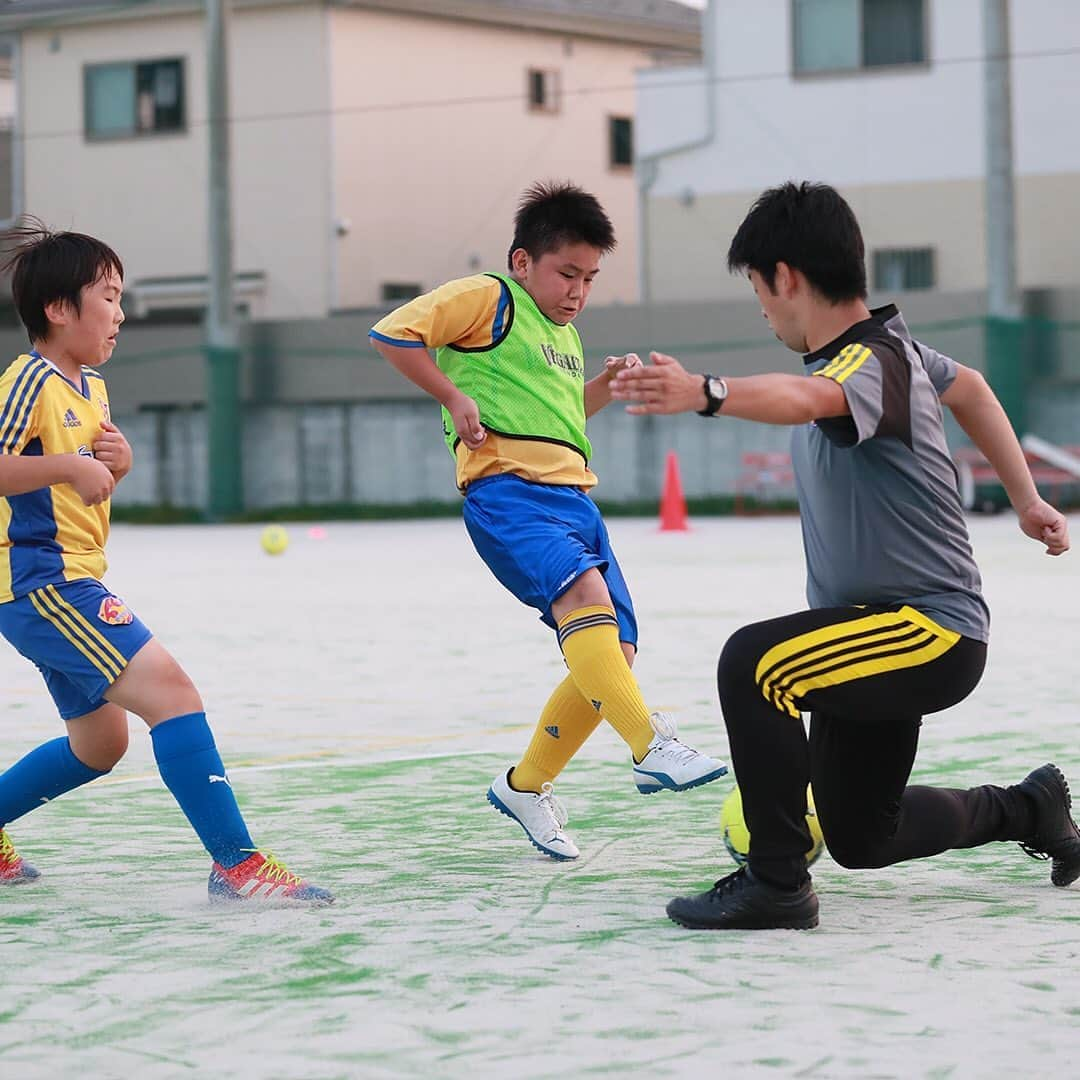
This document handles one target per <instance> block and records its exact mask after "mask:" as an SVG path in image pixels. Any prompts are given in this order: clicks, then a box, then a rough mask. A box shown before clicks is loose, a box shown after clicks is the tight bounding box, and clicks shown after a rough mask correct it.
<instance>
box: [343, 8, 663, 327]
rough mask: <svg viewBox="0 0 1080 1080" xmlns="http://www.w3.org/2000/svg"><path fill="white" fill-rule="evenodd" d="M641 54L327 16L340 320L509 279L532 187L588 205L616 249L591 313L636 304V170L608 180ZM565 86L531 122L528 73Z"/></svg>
mask: <svg viewBox="0 0 1080 1080" xmlns="http://www.w3.org/2000/svg"><path fill="white" fill-rule="evenodd" d="M648 63H650V58H649V55H648V53H647V52H646V51H645V50H643V49H640V48H637V47H633V46H625V45H619V44H615V43H605V42H597V41H588V40H583V39H576V40H573V41H571V40H570V39H568V38H566V37H564V36H562V35H557V34H544V33H538V32H535V31H528V32H525V31H517V30H514V29H511V28H507V27H499V28H495V27H484V26H482V25H479V24H475V23H464V22H458V21H453V20H445V21H442V20H436V19H425V18H417V17H406V16H395V15H392V14H383V13H378V12H371V11H355V10H353V11H350V10H339V11H336V12H334V13H333V34H332V53H331V67H332V71H333V85H334V101H335V115H334V136H333V140H334V155H335V171H334V176H335V181H334V186H335V192H336V207H337V213H338V214H339V216H341V217H345V218H348V219H349V221H350V222H351V226H352V228H351V231H350V233H349V234H348V235H347V236H345V237H343V238H342V239H341V241H340V242H339V244H338V253H339V293H338V306H341V307H351V306H356V305H363V304H371V303H377V302H378V301H379V296H380V285H381V283H382V282H386V281H404V282H410V281H414V282H418V283H419V284H421V286H422V287H423V288H425V289H428V288H431V287H433V286H434V285H437V284H439V283H440V282H441V281H444V280H447V279H450V278H454V277H460V276H462V275H465V274H470V273H474V272H475V271H476V269H477V268H480V269H484V270H489V269H503V268H504V267H505V265H506V252H507V248H508V246H509V242H510V239H511V235H512V219H513V214H514V209H515V206H516V203H517V200H518V197H519V195H520V193H521V192H522V190H523V189H524V188H526V187H527V186H528V185H529V184H530V183H532V182H533V181H534V180H541V179H572V180H573V181H575V182H576V183H579V184H581V185H582V186H583V187H585V188H587V189H588V190H590V191H592V192H594V193H595V194H596V195H597V197H598V198H599V199H600V200H601V202H602V203H603V204H604V206H605V208H606V210H607V212H608V214H609V215H610V217H611V219H612V221H613V223H614V225H615V230H616V234H617V236H618V240H619V246H618V249H617V250H616V252H615V253H614V254H613V255H612V256H611V257H610V258H609V259H608V260H607V261H606V262H605V265H604V267H603V269H602V271H601V273H600V275H599V277H598V279H597V283H596V287H595V289H594V291H593V302H594V303H607V302H612V301H630V300H632V299H634V298H635V296H636V294H637V280H636V261H637V260H636V250H637V244H636V235H635V234H636V228H637V217H636V200H635V186H634V178H633V173H632V171H631V170H630V169H621V170H612V169H610V168H609V167H608V129H607V118H608V116H609V114H611V115H619V116H630V117H632V116H633V115H634V98H635V91H634V72H635V70H636V69H637V68H639V67H642V66H644V65H647V64H648ZM530 67H536V68H544V69H547V68H554V69H558V70H559V71H560V72H561V74H562V85H563V102H562V109H561V111H560V112H558V113H556V114H554V115H548V114H546V113H530V112H529V111H528V110H527V109H526V106H525V102H524V91H525V79H526V71H527V69H528V68H530Z"/></svg>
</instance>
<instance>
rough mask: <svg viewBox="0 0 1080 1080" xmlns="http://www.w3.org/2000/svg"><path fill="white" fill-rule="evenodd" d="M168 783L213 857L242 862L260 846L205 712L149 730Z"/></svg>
mask: <svg viewBox="0 0 1080 1080" xmlns="http://www.w3.org/2000/svg"><path fill="white" fill-rule="evenodd" d="M150 738H151V739H152V740H153V743H154V757H155V758H156V759H157V765H158V771H159V772H160V773H161V779H162V780H164V781H165V786H166V787H167V788H168V789H169V790H170V791H171V792H172V793H173V798H174V799H176V801H177V802H178V803H179V804H180V809H181V810H183V811H184V814H185V815H186V817H187V819H188V821H190V822H191V827H192V828H193V829H194V830H195V832H196V833H197V834H198V837H199V839H200V840H201V841H202V842H203V845H204V846H205V848H206V850H207V851H209V852H210V855H211V857H212V858H213V860H214V862H216V863H220V864H221V865H222V866H224V867H226V868H228V867H230V866H235V865H236V864H237V863H238V862H243V861H244V859H246V858H247V857H248V856H249V855H250V854H251V853H252V851H253V850H254V849H255V845H254V844H253V843H252V842H251V837H250V836H249V835H248V831H247V826H246V825H245V824H244V819H243V817H241V815H240V807H239V806H237V805H236V798H235V796H234V795H233V792H232V787H230V785H229V781H228V779H227V778H226V775H225V766H224V765H222V763H221V757H220V755H219V754H218V752H217V747H216V746H215V745H214V735H213V732H211V730H210V725H209V724H207V722H206V713H201V712H197V713H187V714H186V715H184V716H174V717H173V718H172V719H171V720H166V721H164V722H163V723H161V724H158V725H157V726H156V727H152V728H151V729H150Z"/></svg>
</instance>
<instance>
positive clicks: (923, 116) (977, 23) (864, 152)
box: [638, 0, 1080, 299]
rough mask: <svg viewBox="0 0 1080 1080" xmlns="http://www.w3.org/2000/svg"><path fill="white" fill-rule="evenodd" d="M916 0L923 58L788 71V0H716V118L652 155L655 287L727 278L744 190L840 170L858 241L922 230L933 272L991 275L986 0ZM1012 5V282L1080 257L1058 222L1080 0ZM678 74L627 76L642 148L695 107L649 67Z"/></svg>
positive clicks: (1073, 162) (697, 294)
mask: <svg viewBox="0 0 1080 1080" xmlns="http://www.w3.org/2000/svg"><path fill="white" fill-rule="evenodd" d="M926 5H927V12H928V53H929V58H930V59H929V63H928V64H927V65H926V66H912V67H910V68H904V69H888V70H886V69H883V70H878V71H860V72H854V73H845V74H829V75H814V76H803V77H799V78H796V77H794V76H793V75H792V73H791V67H792V60H791V57H792V26H791V10H792V6H791V2H790V0H712V9H711V11H710V18H709V19H707V20H706V24H705V33H706V34H707V35H708V44H707V45H706V49H707V50H708V49H709V47H710V46H711V48H712V50H713V55H714V56H715V68H714V69H713V71H712V72H711V80H712V86H713V87H714V98H713V101H714V104H715V110H716V113H715V115H716V126H715V133H714V138H713V139H712V141H711V142H710V143H709V145H707V146H705V147H702V148H700V149H696V150H690V151H687V152H685V153H681V154H676V155H674V156H672V157H667V158H664V159H663V160H662V163H661V166H660V168H659V170H658V173H657V176H656V180H655V183H654V184H653V187H652V189H651V190H652V199H651V200H650V203H649V207H648V218H649V221H650V222H651V228H650V233H649V243H650V249H651V250H650V262H651V264H652V265H651V268H650V274H651V281H652V292H653V295H654V296H655V297H656V298H657V299H674V298H676V297H680V296H681V297H684V298H686V299H694V298H704V297H709V296H731V295H737V294H738V290H739V288H740V285H741V283H740V282H737V281H732V280H731V279H729V278H728V277H727V275H726V272H725V271H724V269H723V254H724V251H725V250H726V246H727V243H728V241H729V240H730V237H731V234H732V232H733V231H734V229H735V228H736V227H737V226H738V224H739V222H740V221H741V219H742V216H743V214H744V213H745V212H746V210H747V209H748V207H749V205H750V203H751V202H752V200H753V198H754V197H755V196H756V195H757V194H758V193H759V192H760V191H761V190H762V189H764V188H766V187H770V186H773V185H775V184H777V183H781V182H783V181H784V180H787V179H815V180H824V181H826V182H828V183H831V184H834V185H836V186H837V187H838V188H840V190H841V191H842V192H843V193H844V194H845V196H847V197H848V199H849V200H850V201H851V203H852V205H853V206H854V208H855V211H856V213H857V214H858V215H859V217H860V221H861V222H862V225H863V230H864V234H865V236H866V239H867V246H868V249H871V250H872V249H874V248H877V247H893V246H904V247H915V246H923V245H928V246H932V247H934V248H935V250H936V252H937V262H938V284H939V287H941V288H944V289H972V288H980V287H982V286H983V285H984V284H985V280H986V270H985V247H984V243H985V242H984V230H985V226H984V223H983V213H984V211H983V174H984V168H985V165H984V160H985V135H984V132H985V124H984V117H983V92H984V91H983V86H984V78H985V71H984V63H983V60H982V55H983V51H984V46H983V22H982V2H981V0H926ZM1010 15H1011V32H1012V51H1013V54H1014V59H1013V64H1012V82H1013V135H1014V154H1015V167H1016V174H1017V221H1018V264H1019V266H1018V269H1019V274H1020V282H1021V285H1022V286H1023V287H1060V286H1065V285H1071V284H1074V283H1076V282H1078V281H1080V267H1078V265H1077V262H1076V260H1075V259H1074V258H1073V257H1072V254H1071V248H1070V245H1066V244H1062V243H1061V237H1062V236H1063V235H1077V234H1078V231H1080V139H1078V138H1076V137H1075V135H1074V134H1073V128H1074V126H1075V125H1074V124H1073V121H1072V118H1073V117H1074V116H1075V115H1077V114H1078V113H1080V63H1078V62H1077V55H1076V53H1077V51H1078V50H1080V4H1076V3H1075V2H1072V0H1023V2H1022V3H1020V2H1017V0H1013V3H1012V5H1011V9H1010ZM706 74H709V73H708V72H707V73H706ZM677 75H678V73H677V72H669V73H666V74H665V75H663V76H661V75H658V74H647V75H643V76H642V77H641V78H640V80H639V92H640V97H641V100H642V109H641V113H640V121H639V125H638V134H639V147H640V150H641V152H642V153H643V154H649V153H651V152H655V151H661V150H664V149H665V148H666V147H668V146H670V145H671V141H672V132H673V131H675V130H678V129H679V128H680V126H681V127H682V128H684V129H685V128H686V127H687V124H688V121H687V117H688V116H697V115H698V114H699V113H700V106H698V105H692V104H691V102H692V101H693V98H694V96H695V94H696V93H697V90H696V88H695V87H693V86H684V87H682V88H681V89H680V90H679V91H678V92H677V94H678V95H679V96H680V97H681V100H672V99H673V98H675V96H676V92H675V91H672V90H669V89H664V88H663V86H662V85H661V84H662V82H663V80H665V79H666V80H668V81H672V80H675V79H677ZM695 126H698V127H700V126H701V125H700V122H699V121H698V122H695V124H691V125H690V127H695ZM689 193H692V194H693V195H694V196H695V200H696V201H695V202H694V204H693V205H692V206H688V204H687V196H688V194H689Z"/></svg>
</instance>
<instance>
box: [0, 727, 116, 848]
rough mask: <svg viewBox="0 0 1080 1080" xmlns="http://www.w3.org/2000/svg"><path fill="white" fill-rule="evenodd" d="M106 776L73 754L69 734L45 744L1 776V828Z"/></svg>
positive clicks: (0, 774)
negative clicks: (66, 792)
mask: <svg viewBox="0 0 1080 1080" xmlns="http://www.w3.org/2000/svg"><path fill="white" fill-rule="evenodd" d="M106 771H108V770H106ZM104 775H105V773H103V772H98V771H97V769H91V768H90V766H89V765H84V764H83V763H82V762H81V761H80V760H79V759H78V758H77V757H76V756H75V755H74V754H73V753H72V751H71V743H70V742H69V741H68V738H67V736H66V735H65V736H64V737H63V738H62V739H53V740H51V741H50V742H47V743H42V744H41V746H39V747H38V748H37V749H36V750H31V751H30V753H29V754H27V755H26V757H24V758H20V759H19V760H18V761H16V762H15V764H14V765H12V766H11V768H10V769H8V770H7V772H5V773H0V828H3V827H4V826H5V825H6V824H7V823H8V822H9V821H14V820H15V819H16V818H21V817H22V816H23V814H28V813H30V811H31V810H34V809H36V808H37V807H39V806H40V805H41V804H42V803H47V802H49V801H50V800H52V799H55V798H57V796H59V795H63V794H64V792H65V791H71V789H72V788H77V787H82V785H83V784H89V783H90V781H91V780H96V779H97V778H98V777H99V776H104Z"/></svg>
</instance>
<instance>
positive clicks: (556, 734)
mask: <svg viewBox="0 0 1080 1080" xmlns="http://www.w3.org/2000/svg"><path fill="white" fill-rule="evenodd" d="M544 730H545V731H546V732H547V733H548V734H549V735H550V736H551V737H552V738H553V739H557V738H558V737H559V729H558V727H557V726H556V725H555V724H552V725H551V727H546V728H544Z"/></svg>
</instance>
